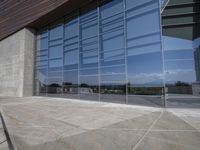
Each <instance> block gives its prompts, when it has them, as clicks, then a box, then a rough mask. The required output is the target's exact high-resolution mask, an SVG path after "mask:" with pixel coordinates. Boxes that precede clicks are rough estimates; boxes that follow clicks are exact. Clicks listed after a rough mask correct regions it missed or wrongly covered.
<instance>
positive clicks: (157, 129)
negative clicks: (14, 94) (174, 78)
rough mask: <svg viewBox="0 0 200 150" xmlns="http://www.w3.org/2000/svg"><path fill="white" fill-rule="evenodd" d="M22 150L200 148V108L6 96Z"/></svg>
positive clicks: (3, 101)
mask: <svg viewBox="0 0 200 150" xmlns="http://www.w3.org/2000/svg"><path fill="white" fill-rule="evenodd" d="M0 105H1V113H2V115H3V119H4V121H5V123H6V127H7V130H8V133H9V136H10V139H11V141H12V144H13V146H14V147H15V149H17V150H199V147H200V142H199V141H200V132H199V131H200V110H199V109H161V108H153V107H141V106H128V105H120V104H109V103H98V102H87V101H78V100H70V99H66V100H63V99H58V98H41V97H28V98H0Z"/></svg>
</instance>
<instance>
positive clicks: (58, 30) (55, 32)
mask: <svg viewBox="0 0 200 150" xmlns="http://www.w3.org/2000/svg"><path fill="white" fill-rule="evenodd" d="M49 37H50V40H55V39H59V38H63V25H58V26H55V27H53V28H51V29H50V30H49Z"/></svg>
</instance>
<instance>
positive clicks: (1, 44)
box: [0, 0, 200, 106]
mask: <svg viewBox="0 0 200 150" xmlns="http://www.w3.org/2000/svg"><path fill="white" fill-rule="evenodd" d="M199 47H200V0H84V1H81V0H46V1H42V0H25V1H24V0H22V1H17V2H16V1H14V0H10V1H6V0H3V1H1V2H0V95H1V96H19V97H23V96H32V95H37V96H49V97H52V96H53V97H63V98H72V99H81V100H94V101H103V102H116V103H125V104H139V105H148V106H172V105H173V104H174V103H175V104H177V102H178V103H182V104H181V106H183V105H190V104H192V103H193V104H197V105H198V104H200V94H199V95H198V94H196V93H200V88H195V87H199V84H200V82H199V80H200V74H199V73H200V65H199V60H200V54H199ZM193 85H195V86H193Z"/></svg>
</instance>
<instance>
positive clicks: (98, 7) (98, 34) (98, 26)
mask: <svg viewBox="0 0 200 150" xmlns="http://www.w3.org/2000/svg"><path fill="white" fill-rule="evenodd" d="M97 29H98V33H97V37H98V41H97V42H98V81H99V102H100V101H101V95H100V94H101V89H100V88H101V72H100V62H101V60H100V42H101V41H100V29H101V27H100V5H99V1H98V0H97Z"/></svg>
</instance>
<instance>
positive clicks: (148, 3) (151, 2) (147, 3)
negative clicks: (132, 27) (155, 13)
mask: <svg viewBox="0 0 200 150" xmlns="http://www.w3.org/2000/svg"><path fill="white" fill-rule="evenodd" d="M154 3H158V2H157V1H155V0H151V1H149V2H146V3H143V4H140V5H136V6H135V7H132V8H129V9H127V10H125V11H126V12H127V13H128V12H130V11H133V10H137V9H140V8H143V7H145V6H148V5H151V4H154Z"/></svg>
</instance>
